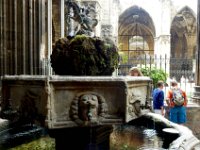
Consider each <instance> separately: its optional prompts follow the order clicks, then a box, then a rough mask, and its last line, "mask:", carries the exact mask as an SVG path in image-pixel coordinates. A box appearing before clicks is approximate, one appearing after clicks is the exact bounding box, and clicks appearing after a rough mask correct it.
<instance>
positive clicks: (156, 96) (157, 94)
mask: <svg viewBox="0 0 200 150" xmlns="http://www.w3.org/2000/svg"><path fill="white" fill-rule="evenodd" d="M163 88H164V82H163V81H158V83H157V88H156V89H154V91H153V95H152V96H153V110H154V112H155V113H157V114H160V115H162V116H164V115H165V110H164V91H163Z"/></svg>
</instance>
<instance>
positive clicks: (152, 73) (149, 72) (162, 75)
mask: <svg viewBox="0 0 200 150" xmlns="http://www.w3.org/2000/svg"><path fill="white" fill-rule="evenodd" d="M141 72H142V73H143V75H144V76H149V77H150V78H151V79H152V80H153V86H154V88H155V87H156V83H157V82H158V81H160V80H162V81H164V82H166V79H167V77H168V74H167V73H166V72H165V71H164V70H163V69H158V68H155V67H152V68H150V67H142V68H141Z"/></svg>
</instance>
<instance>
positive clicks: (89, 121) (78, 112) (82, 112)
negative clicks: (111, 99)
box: [69, 92, 107, 126]
mask: <svg viewBox="0 0 200 150" xmlns="http://www.w3.org/2000/svg"><path fill="white" fill-rule="evenodd" d="M106 113H107V104H106V103H105V99H104V98H103V96H101V95H99V94H97V93H94V92H84V93H79V94H77V95H76V96H75V98H74V99H73V101H72V103H71V107H70V112H69V114H70V118H71V119H72V120H73V121H75V122H76V123H77V124H78V125H83V126H88V125H96V124H98V123H99V121H100V120H101V119H102V118H103V117H104V116H105V114H106Z"/></svg>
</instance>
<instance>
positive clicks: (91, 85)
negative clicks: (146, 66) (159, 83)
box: [1, 76, 151, 129]
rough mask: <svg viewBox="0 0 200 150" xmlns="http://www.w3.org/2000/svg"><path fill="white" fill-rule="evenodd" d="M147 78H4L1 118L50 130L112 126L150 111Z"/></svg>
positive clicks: (149, 81)
mask: <svg viewBox="0 0 200 150" xmlns="http://www.w3.org/2000/svg"><path fill="white" fill-rule="evenodd" d="M150 87H151V79H150V78H149V77H108V76H106V77H97V76H96V77H95V76H90V77H89V76H82V77H72V76H50V77H46V76H5V77H4V78H3V89H2V91H3V102H2V112H1V115H2V116H4V117H7V118H10V119H11V120H16V118H17V119H18V120H21V121H26V122H28V121H31V122H34V123H35V122H39V123H41V124H44V120H46V125H47V127H48V128H50V129H56V128H68V127H76V126H89V127H91V126H98V125H113V124H121V123H124V122H128V121H130V120H132V119H135V118H137V117H139V116H141V115H142V114H145V113H147V112H150V111H151V103H150V90H151V88H150Z"/></svg>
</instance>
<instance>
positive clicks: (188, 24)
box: [170, 6, 197, 58]
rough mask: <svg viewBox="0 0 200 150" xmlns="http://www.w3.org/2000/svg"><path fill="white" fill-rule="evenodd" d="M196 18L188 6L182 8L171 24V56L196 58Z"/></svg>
mask: <svg viewBox="0 0 200 150" xmlns="http://www.w3.org/2000/svg"><path fill="white" fill-rule="evenodd" d="M196 30H197V25H196V16H195V15H194V12H193V11H192V9H190V8H189V7H188V6H185V7H184V8H182V9H181V10H180V11H179V12H178V13H177V14H176V15H175V17H174V19H173V20H172V24H171V29H170V33H171V56H172V57H175V58H194V57H195V56H194V54H195V53H194V47H196Z"/></svg>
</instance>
